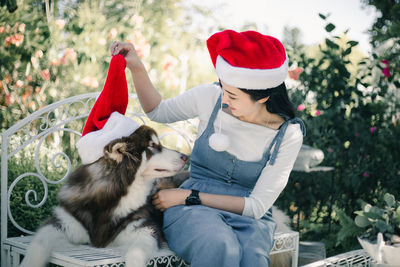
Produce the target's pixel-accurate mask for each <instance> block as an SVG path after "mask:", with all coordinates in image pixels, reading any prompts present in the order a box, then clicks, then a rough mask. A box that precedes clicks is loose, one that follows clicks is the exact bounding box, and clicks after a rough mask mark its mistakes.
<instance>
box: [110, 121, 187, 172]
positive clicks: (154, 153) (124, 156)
mask: <svg viewBox="0 0 400 267" xmlns="http://www.w3.org/2000/svg"><path fill="white" fill-rule="evenodd" d="M104 159H106V160H107V161H110V162H111V163H112V164H117V165H121V167H123V166H127V165H132V164H133V165H134V169H135V170H136V175H140V176H142V177H145V178H147V177H148V178H161V177H167V176H171V175H174V174H176V173H177V172H179V171H180V170H181V169H182V168H183V167H184V166H185V163H186V161H187V159H188V157H187V156H186V155H185V154H182V153H180V152H178V151H175V150H171V149H167V148H165V147H163V146H162V145H161V143H160V140H159V139H158V136H157V133H156V132H155V131H154V130H153V129H152V128H150V127H148V126H145V125H142V126H140V127H139V128H138V129H137V130H136V131H135V132H134V133H132V134H131V135H130V136H128V137H123V138H120V139H117V140H114V141H112V142H110V143H109V144H108V145H107V146H106V147H105V148H104Z"/></svg>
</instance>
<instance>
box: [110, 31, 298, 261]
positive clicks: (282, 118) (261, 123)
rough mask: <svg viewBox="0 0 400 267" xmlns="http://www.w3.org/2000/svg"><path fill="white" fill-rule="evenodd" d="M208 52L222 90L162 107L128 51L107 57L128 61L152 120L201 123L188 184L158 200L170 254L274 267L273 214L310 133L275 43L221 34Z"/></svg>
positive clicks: (119, 48)
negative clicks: (297, 109)
mask: <svg viewBox="0 0 400 267" xmlns="http://www.w3.org/2000/svg"><path fill="white" fill-rule="evenodd" d="M207 47H208V50H209V52H210V56H211V59H212V62H213V64H214V67H215V70H216V73H217V76H218V78H219V83H217V84H209V85H201V86H198V87H195V88H193V89H191V90H189V91H187V92H185V93H183V94H182V95H179V96H177V97H175V98H172V99H168V100H165V101H164V100H162V98H161V95H160V94H159V93H158V92H157V90H156V89H155V88H154V86H153V85H152V83H151V81H150V79H149V77H148V75H147V73H146V70H145V68H144V67H143V64H142V63H141V61H140V59H139V57H138V56H137V54H136V52H135V48H134V46H133V45H132V44H128V43H120V42H115V43H113V45H112V46H111V53H112V55H116V54H122V55H124V56H125V58H126V61H127V66H128V68H129V69H130V71H131V73H132V76H133V80H134V84H135V88H136V91H137V94H138V97H139V100H140V103H141V105H142V107H143V109H144V111H145V112H146V113H147V114H148V116H149V118H150V119H152V120H154V121H158V122H163V123H167V122H174V121H179V120H186V119H189V118H193V117H198V118H199V121H200V123H199V126H198V137H197V139H196V142H195V144H194V147H193V151H192V155H191V165H190V179H188V180H187V181H186V182H185V183H184V184H182V186H181V187H180V188H179V189H169V190H162V191H160V192H159V193H158V194H156V195H155V196H154V197H153V203H154V205H155V206H156V207H157V208H158V209H160V210H161V211H165V212H164V228H163V230H164V233H165V236H166V238H167V241H168V244H169V246H170V248H171V249H172V250H173V251H174V252H175V253H176V254H177V255H178V256H180V257H182V258H183V259H184V260H186V261H188V262H190V263H191V266H193V267H204V266H207V267H211V266H216V267H222V266H226V267H228V266H229V267H234V266H248V267H250V266H251V267H253V266H269V252H270V250H271V249H272V246H273V234H274V231H275V226H276V225H275V222H274V221H273V219H272V212H271V207H272V205H273V203H274V202H275V200H276V199H277V198H278V196H279V194H280V193H281V192H282V190H283V189H284V187H285V185H286V183H287V180H288V177H289V174H290V171H291V169H292V167H293V164H294V162H295V159H296V157H297V154H298V152H299V150H300V147H301V144H302V140H303V133H304V125H303V123H302V122H301V120H300V119H298V118H295V115H294V109H293V107H292V105H291V103H290V101H289V99H288V96H287V92H286V87H285V84H284V80H285V77H286V75H287V71H288V59H287V57H286V52H285V49H284V47H283V45H282V44H281V42H280V41H279V40H277V39H275V38H273V37H271V36H266V35H262V34H260V33H258V32H254V31H247V32H240V33H239V32H235V31H232V30H225V31H222V32H218V33H216V34H214V35H212V36H211V37H210V38H209V39H208V40H207Z"/></svg>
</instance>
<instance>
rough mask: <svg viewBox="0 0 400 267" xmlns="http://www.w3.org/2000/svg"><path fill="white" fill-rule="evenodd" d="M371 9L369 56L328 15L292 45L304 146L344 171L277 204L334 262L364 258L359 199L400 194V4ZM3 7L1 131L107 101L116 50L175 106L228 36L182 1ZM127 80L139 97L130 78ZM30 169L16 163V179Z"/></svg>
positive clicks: (296, 184) (296, 176)
mask: <svg viewBox="0 0 400 267" xmlns="http://www.w3.org/2000/svg"><path fill="white" fill-rule="evenodd" d="M362 2H363V4H364V5H365V6H373V7H375V8H376V9H377V11H378V13H379V16H378V17H377V19H376V21H375V22H374V24H373V26H372V27H371V29H370V31H369V35H370V40H371V46H372V51H371V52H370V53H369V54H365V53H363V52H361V51H360V49H358V42H357V40H350V39H349V38H348V37H347V35H346V32H343V33H341V34H340V35H339V36H337V35H335V34H333V32H334V29H335V21H331V20H330V18H329V15H327V14H315V15H316V16H319V17H320V19H321V20H323V21H324V23H325V30H326V32H327V33H328V35H327V36H328V37H327V38H326V39H325V40H324V41H323V42H321V43H320V44H318V45H313V46H310V45H305V44H303V43H302V42H301V27H300V28H289V27H286V28H285V31H284V37H283V38H282V41H283V42H284V44H285V47H286V48H287V53H288V54H289V58H290V72H289V76H288V80H287V85H288V88H289V91H290V94H291V97H292V99H293V102H294V104H295V105H296V107H297V111H298V116H299V117H301V118H302V119H303V120H304V122H305V124H306V126H307V136H306V137H305V140H304V143H305V144H307V145H310V146H313V147H316V148H319V149H321V150H322V151H323V152H324V154H325V159H324V161H323V162H322V164H321V165H324V166H332V167H334V171H332V172H325V173H318V172H314V173H301V172H292V174H291V177H290V179H289V183H288V185H287V187H286V188H285V190H284V192H283V193H282V195H281V196H280V198H279V199H278V201H277V203H276V204H277V206H279V207H280V208H281V209H283V210H284V211H286V212H287V213H288V214H289V215H290V217H291V219H292V227H293V228H294V229H296V230H298V231H299V232H300V240H308V241H321V242H324V243H325V246H326V248H327V254H328V256H330V255H334V254H338V253H340V252H344V251H349V250H353V249H356V248H359V244H358V242H357V239H356V236H357V235H358V234H359V233H360V232H361V229H360V228H358V227H357V226H356V225H355V224H354V222H353V219H354V218H355V213H354V211H356V210H360V208H361V202H362V201H361V200H363V201H367V202H370V203H377V202H379V201H381V199H382V196H383V195H384V194H385V193H391V194H393V195H394V196H399V193H400V182H399V181H400V179H399V178H400V168H399V167H400V166H399V165H400V141H399V140H400V125H399V124H400V89H399V88H400V74H399V70H400V44H399V43H400V42H399V40H400V38H399V37H400V3H399V2H398V1H396V0H384V1H379V0H362ZM1 5H2V7H1V8H0V132H3V131H4V130H6V129H7V128H9V127H10V126H11V125H13V124H14V123H16V122H17V121H19V120H21V119H22V118H25V117H26V116H28V115H29V114H30V113H32V112H34V111H36V110H38V109H40V108H41V107H44V106H46V105H48V104H50V103H53V102H55V101H58V100H61V99H64V98H66V97H69V96H73V95H76V94H81V93H86V92H93V91H100V90H101V89H102V86H103V84H104V81H105V77H106V74H107V69H108V64H109V60H110V54H109V47H110V45H111V42H112V41H115V40H120V41H126V42H133V43H134V44H135V46H136V48H137V51H138V54H139V56H140V57H141V58H142V60H143V61H144V63H145V65H146V68H147V69H148V71H149V74H150V76H151V79H152V81H153V82H154V84H155V86H156V87H157V88H158V89H159V91H160V92H161V93H162V95H163V96H164V97H165V98H168V97H172V96H175V95H177V94H179V93H181V92H183V91H185V90H187V89H188V88H191V87H192V86H195V85H198V84H202V83H209V82H214V81H215V80H216V77H215V74H214V73H213V70H212V65H211V62H210V61H209V60H208V55H207V51H206V46H205V40H206V39H207V37H208V36H209V35H210V33H213V32H216V31H218V30H221V29H219V28H218V27H215V26H207V27H204V25H213V23H212V22H213V21H216V20H217V18H216V17H215V16H214V15H213V12H212V11H211V10H209V9H207V8H205V7H203V6H200V5H194V4H193V3H191V4H188V2H185V1H183V0H163V1H152V0H135V1H120V0H115V1H107V0H90V1H50V0H43V1H42V0H25V1H16V2H14V1H1ZM16 7H17V9H16V10H15V8H16ZM194 16H196V17H197V20H196V21H199V18H200V19H201V20H204V22H205V23H204V24H203V25H201V26H202V27H200V25H196V23H193V21H194V20H193V17H194ZM206 22H207V23H206ZM250 29H251V30H260V29H257V25H256V24H252V23H249V24H248V25H245V26H243V28H242V29H241V30H250ZM266 34H267V33H266ZM127 78H128V85H129V88H130V89H129V90H130V92H134V88H133V83H132V80H131V77H130V73H128V72H127ZM20 167H21V165H20V164H14V165H10V167H9V168H10V170H9V172H13V170H12V168H20ZM29 223H31V222H26V224H29ZM15 234H18V231H17V230H15Z"/></svg>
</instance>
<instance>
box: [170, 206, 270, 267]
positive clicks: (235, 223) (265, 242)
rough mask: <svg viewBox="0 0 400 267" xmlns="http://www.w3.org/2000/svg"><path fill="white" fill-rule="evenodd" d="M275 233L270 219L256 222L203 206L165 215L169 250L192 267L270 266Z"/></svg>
mask: <svg viewBox="0 0 400 267" xmlns="http://www.w3.org/2000/svg"><path fill="white" fill-rule="evenodd" d="M274 231H275V222H273V221H272V219H271V220H269V217H268V216H267V217H266V218H264V219H261V220H256V219H253V218H250V217H245V216H241V215H237V214H234V213H230V212H226V211H221V210H217V209H213V208H209V207H205V206H201V205H199V206H176V207H172V208H170V209H168V210H167V211H166V212H164V233H165V235H166V238H167V241H168V244H169V246H170V248H171V249H172V250H173V251H175V253H176V254H177V255H178V256H180V257H182V258H183V259H185V260H186V261H189V262H191V265H192V266H221V267H222V266H232V267H233V266H268V262H269V257H268V255H269V252H270V250H271V248H272V245H273V233H274ZM213 254H214V255H215V256H213ZM239 263H240V264H239ZM205 264H207V265H205ZM210 264H211V265H210Z"/></svg>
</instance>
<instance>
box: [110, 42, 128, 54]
mask: <svg viewBox="0 0 400 267" xmlns="http://www.w3.org/2000/svg"><path fill="white" fill-rule="evenodd" d="M133 48H134V47H133V45H132V44H131V43H121V42H113V43H112V44H111V47H110V52H111V55H113V56H115V55H118V54H121V55H123V56H126V54H127V53H129V51H131V50H132V49H133Z"/></svg>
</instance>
